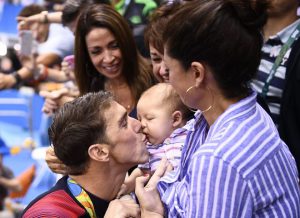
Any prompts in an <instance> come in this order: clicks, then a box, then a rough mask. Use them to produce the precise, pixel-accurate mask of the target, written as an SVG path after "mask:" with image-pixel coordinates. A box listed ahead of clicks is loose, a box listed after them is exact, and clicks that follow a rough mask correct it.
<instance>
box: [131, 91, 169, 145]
mask: <svg viewBox="0 0 300 218" xmlns="http://www.w3.org/2000/svg"><path fill="white" fill-rule="evenodd" d="M137 114H138V119H139V120H140V121H141V123H142V129H143V133H144V134H146V136H147V139H148V141H149V143H150V144H152V145H158V144H161V143H162V142H163V141H164V140H165V139H166V138H167V137H169V136H170V135H171V133H172V132H173V130H174V128H173V125H172V124H173V118H172V112H171V110H170V108H169V105H168V104H167V103H164V102H163V101H162V98H161V97H160V96H151V95H146V96H142V97H141V98H140V100H139V102H138V104H137Z"/></svg>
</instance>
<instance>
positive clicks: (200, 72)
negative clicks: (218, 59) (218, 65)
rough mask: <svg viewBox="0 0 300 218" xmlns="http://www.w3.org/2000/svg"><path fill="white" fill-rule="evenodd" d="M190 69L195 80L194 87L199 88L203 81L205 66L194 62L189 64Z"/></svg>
mask: <svg viewBox="0 0 300 218" xmlns="http://www.w3.org/2000/svg"><path fill="white" fill-rule="evenodd" d="M191 69H192V71H193V75H194V78H195V87H199V86H201V84H203V81H204V79H205V73H206V71H205V66H204V65H203V64H202V63H200V62H197V61H194V62H192V64H191Z"/></svg>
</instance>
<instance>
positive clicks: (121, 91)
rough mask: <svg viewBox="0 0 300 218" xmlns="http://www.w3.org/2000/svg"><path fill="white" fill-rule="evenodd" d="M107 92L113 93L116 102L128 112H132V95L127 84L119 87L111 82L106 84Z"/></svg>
mask: <svg viewBox="0 0 300 218" xmlns="http://www.w3.org/2000/svg"><path fill="white" fill-rule="evenodd" d="M105 90H106V91H109V92H111V93H112V95H113V96H114V98H115V100H116V101H117V102H118V103H119V104H121V105H122V106H123V107H125V108H126V110H127V111H128V112H130V111H131V109H132V105H133V101H132V97H131V96H132V95H131V90H130V89H129V87H128V85H127V84H126V83H123V84H121V85H118V86H113V85H112V84H111V83H110V82H106V83H105Z"/></svg>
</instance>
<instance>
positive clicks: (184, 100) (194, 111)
mask: <svg viewBox="0 0 300 218" xmlns="http://www.w3.org/2000/svg"><path fill="white" fill-rule="evenodd" d="M193 88H195V86H191V87H189V88H188V89H187V90H186V91H185V96H184V99H183V103H184V104H185V105H186V106H187V104H186V98H185V97H186V96H187V94H188V93H189V91H191V90H192V89H193ZM188 109H189V110H190V111H192V112H193V113H196V112H197V110H195V109H193V108H190V107H188Z"/></svg>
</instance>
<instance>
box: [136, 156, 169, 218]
mask: <svg viewBox="0 0 300 218" xmlns="http://www.w3.org/2000/svg"><path fill="white" fill-rule="evenodd" d="M170 169H172V166H171V165H170V163H169V162H168V161H167V160H166V159H162V160H161V162H160V164H159V167H158V168H157V170H156V171H155V172H154V174H153V175H152V177H151V178H150V179H149V175H147V176H143V177H138V178H137V179H136V185H135V194H136V196H137V198H138V200H139V203H140V206H141V212H142V214H141V217H147V218H148V217H149V218H152V217H163V216H164V207H163V204H162V202H161V200H160V196H159V193H158V191H157V189H156V186H157V183H158V181H159V180H160V178H161V177H163V176H164V175H165V174H166V173H167V172H168V171H169V170H170ZM148 180H149V181H148ZM147 181H148V183H147ZM146 183H147V185H146V186H145V184H146Z"/></svg>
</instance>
